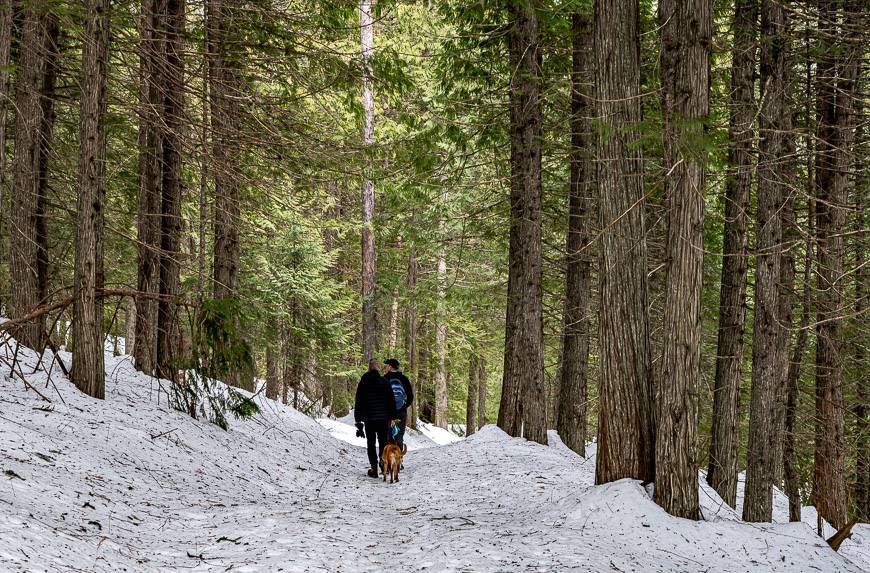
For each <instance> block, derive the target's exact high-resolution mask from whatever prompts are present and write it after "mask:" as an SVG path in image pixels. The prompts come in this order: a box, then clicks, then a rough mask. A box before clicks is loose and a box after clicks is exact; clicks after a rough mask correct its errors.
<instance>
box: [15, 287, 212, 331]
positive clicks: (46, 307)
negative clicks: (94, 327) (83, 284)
mask: <svg viewBox="0 0 870 573" xmlns="http://www.w3.org/2000/svg"><path fill="white" fill-rule="evenodd" d="M109 296H129V297H133V298H145V299H151V300H158V301H161V300H162V301H168V302H174V303H175V304H177V305H179V306H187V307H192V308H196V307H197V306H198V305H197V304H196V303H195V302H192V301H187V300H178V299H176V298H175V297H174V296H170V295H165V294H159V293H150V292H143V291H138V290H134V289H128V288H112V289H108V288H104V289H97V297H99V298H104V297H109ZM74 301H75V296H70V297H67V298H64V299H61V300H58V301H55V302H53V303H50V304H43V305H40V306H37V307H36V308H35V309H33V310H32V311H30V312H29V313H27V314H25V315H24V316H21V317H19V318H15V319H12V320H7V321H6V322H4V323H2V324H0V332H5V331H7V330H10V329H12V328H15V327H16V326H19V325H21V324H26V323H28V322H31V321H33V320H35V319H37V318H40V317H42V316H45V315H46V314H48V313H50V312H52V311H55V310H58V309H60V308H66V307H68V306H69V305H71V304H72V303H73V302H74Z"/></svg>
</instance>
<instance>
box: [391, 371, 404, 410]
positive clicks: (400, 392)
mask: <svg viewBox="0 0 870 573" xmlns="http://www.w3.org/2000/svg"><path fill="white" fill-rule="evenodd" d="M389 380H390V386H392V387H393V397H394V398H395V399H396V410H401V409H402V408H403V407H404V406H405V400H406V399H407V398H408V396H407V394H405V387H404V386H403V385H402V381H401V380H400V379H398V378H390V379H389Z"/></svg>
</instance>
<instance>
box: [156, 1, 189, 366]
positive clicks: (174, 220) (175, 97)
mask: <svg viewBox="0 0 870 573" xmlns="http://www.w3.org/2000/svg"><path fill="white" fill-rule="evenodd" d="M185 19H186V13H185V0H167V3H166V44H165V46H166V51H165V54H164V58H163V61H162V65H163V70H164V77H163V78H162V79H163V89H164V94H165V97H164V101H163V126H164V129H163V132H162V136H163V149H162V165H161V167H162V186H163V187H162V196H161V210H160V215H161V216H160V295H161V297H160V301H159V302H158V304H157V365H156V366H157V375H158V376H159V377H160V378H165V379H168V380H172V381H176V379H177V364H176V359H177V357H178V356H177V351H178V348H179V346H180V342H181V333H180V330H179V324H178V306H177V305H176V303H175V301H174V300H173V298H174V297H176V296H177V295H178V292H179V271H180V268H181V264H180V257H181V232H182V227H183V225H182V220H181V194H182V182H181V147H182V142H181V130H182V129H183V126H184V96H183V94H184V33H185Z"/></svg>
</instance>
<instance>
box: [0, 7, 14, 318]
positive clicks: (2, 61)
mask: <svg viewBox="0 0 870 573" xmlns="http://www.w3.org/2000/svg"><path fill="white" fill-rule="evenodd" d="M12 32H13V30H12V2H4V3H3V5H2V6H0V261H3V262H4V263H3V264H4V266H5V264H6V263H7V262H8V261H9V252H8V251H7V249H8V244H7V242H6V237H7V232H6V229H7V228H9V215H10V211H11V205H9V199H10V195H9V187H8V185H9V177H8V175H7V173H6V168H7V166H6V128H7V126H8V119H9V109H11V107H12V106H11V105H10V104H11V103H12V92H11V89H10V86H11V82H10V80H9V78H10V73H9V68H10V66H11V64H12ZM0 276H5V275H0ZM0 290H2V292H0V301H5V300H6V295H7V291H6V285H5V283H4V284H3V285H2V286H0Z"/></svg>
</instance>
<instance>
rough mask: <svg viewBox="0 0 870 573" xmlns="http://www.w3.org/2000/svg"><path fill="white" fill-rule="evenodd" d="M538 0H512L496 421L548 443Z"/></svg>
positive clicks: (506, 428)
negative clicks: (506, 229) (506, 235)
mask: <svg viewBox="0 0 870 573" xmlns="http://www.w3.org/2000/svg"><path fill="white" fill-rule="evenodd" d="M535 7H536V2H534V1H533V0H522V1H519V2H509V3H508V14H509V17H510V20H511V25H510V30H509V31H508V52H509V54H510V68H511V70H513V74H512V75H511V83H510V104H509V105H510V139H511V184H510V208H511V209H510V247H509V255H508V257H509V258H508V265H509V268H508V295H507V296H508V298H507V313H506V320H505V357H504V375H503V378H502V398H501V404H500V406H499V413H498V425H499V427H500V428H501V429H503V430H504V431H505V432H507V433H508V434H510V435H512V436H524V437H526V438H527V439H529V440H532V441H534V442H538V443H541V444H546V443H547V398H546V389H545V387H544V349H543V338H544V330H543V310H542V304H543V303H542V290H541V110H540V100H539V84H540V78H541V52H540V45H539V43H538V42H539V38H538V18H537V14H536V12H535Z"/></svg>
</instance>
